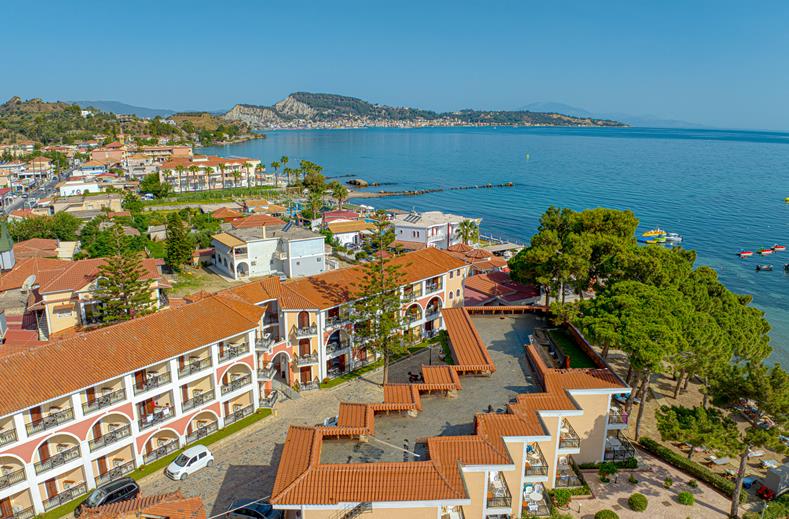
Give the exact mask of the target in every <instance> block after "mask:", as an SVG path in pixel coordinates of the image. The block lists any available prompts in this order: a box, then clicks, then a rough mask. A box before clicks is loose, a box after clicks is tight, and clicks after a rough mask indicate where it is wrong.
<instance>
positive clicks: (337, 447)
mask: <svg viewBox="0 0 789 519" xmlns="http://www.w3.org/2000/svg"><path fill="white" fill-rule="evenodd" d="M471 319H472V321H473V323H474V326H475V327H476V329H477V331H478V332H479V335H480V337H481V339H482V341H483V343H484V344H486V345H487V347H488V348H487V349H488V353H489V354H490V357H491V359H492V360H493V363H494V364H495V365H496V371H495V372H494V373H492V374H491V375H490V376H487V377H464V378H463V379H462V381H461V383H462V386H463V389H462V390H461V392H460V397H459V398H446V397H444V396H441V395H430V394H424V395H422V397H421V401H422V411H421V412H420V413H419V415H418V416H417V417H416V418H410V417H408V416H405V415H400V414H391V415H379V416H376V417H375V436H374V437H373V436H371V437H370V441H369V442H368V443H363V442H358V441H356V440H351V439H340V440H335V439H328V438H327V439H324V441H323V447H322V449H321V463H370V462H377V461H416V460H419V461H425V460H427V459H429V454H428V452H427V444H426V439H427V438H429V437H432V436H458V435H473V434H474V415H475V414H477V413H486V412H488V411H489V410H491V409H493V410H494V411H504V408H505V407H506V405H507V404H508V403H511V402H512V401H514V398H515V395H517V394H519V393H528V392H534V391H541V390H542V389H541V388H540V386H539V385H537V384H535V383H534V381H533V373H532V371H531V369H530V368H529V367H528V365H527V363H526V358H525V355H524V350H523V346H524V344H528V343H529V335H531V334H533V333H534V328H535V327H537V326H544V325H545V323H546V321H545V319H544V318H543V317H539V316H535V315H533V314H521V315H508V316H505V317H503V318H501V317H500V316H482V315H479V316H478V315H472V316H471ZM401 371H402V370H401ZM391 382H403V383H405V382H408V377H407V373H402V372H398V373H396V376H394V377H392V380H391ZM384 442H385V443H384ZM387 444H391V445H393V446H396V447H394V448H393V447H390V446H388V445H387ZM400 448H402V449H405V450H409V451H412V452H416V453H417V454H419V457H416V456H413V455H406V454H404V453H403V451H402V450H400Z"/></svg>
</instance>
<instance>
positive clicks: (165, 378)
mask: <svg viewBox="0 0 789 519" xmlns="http://www.w3.org/2000/svg"><path fill="white" fill-rule="evenodd" d="M171 379H172V377H171V376H170V372H169V371H166V372H164V373H161V374H149V375H148V376H147V378H146V379H145V380H143V381H141V382H138V383H136V384H135V385H134V394H135V395H139V394H140V393H145V392H146V391H150V390H151V389H155V388H157V387H161V386H163V385H165V384H169V383H170V380H171Z"/></svg>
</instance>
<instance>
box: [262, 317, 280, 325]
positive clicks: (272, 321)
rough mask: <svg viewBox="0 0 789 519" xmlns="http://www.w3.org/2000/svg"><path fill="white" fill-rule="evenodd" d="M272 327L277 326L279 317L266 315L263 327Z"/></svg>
mask: <svg viewBox="0 0 789 519" xmlns="http://www.w3.org/2000/svg"><path fill="white" fill-rule="evenodd" d="M272 325H279V316H278V315H271V314H266V315H265V317H263V326H272Z"/></svg>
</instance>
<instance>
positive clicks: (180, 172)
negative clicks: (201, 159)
mask: <svg viewBox="0 0 789 519" xmlns="http://www.w3.org/2000/svg"><path fill="white" fill-rule="evenodd" d="M184 171H186V168H185V167H183V166H182V165H180V164H178V165H177V166H175V172H176V173H177V174H178V190H179V191H181V192H182V193H183V191H184V186H183V181H184V180H183V176H184Z"/></svg>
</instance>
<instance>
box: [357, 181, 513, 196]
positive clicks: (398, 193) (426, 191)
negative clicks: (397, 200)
mask: <svg viewBox="0 0 789 519" xmlns="http://www.w3.org/2000/svg"><path fill="white" fill-rule="evenodd" d="M502 187H513V183H512V182H504V183H503V184H478V185H474V186H455V187H438V188H434V189H413V190H407V191H351V194H350V195H349V197H348V198H384V197H388V196H419V195H427V194H430V193H440V192H442V191H462V190H466V189H493V188H502Z"/></svg>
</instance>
